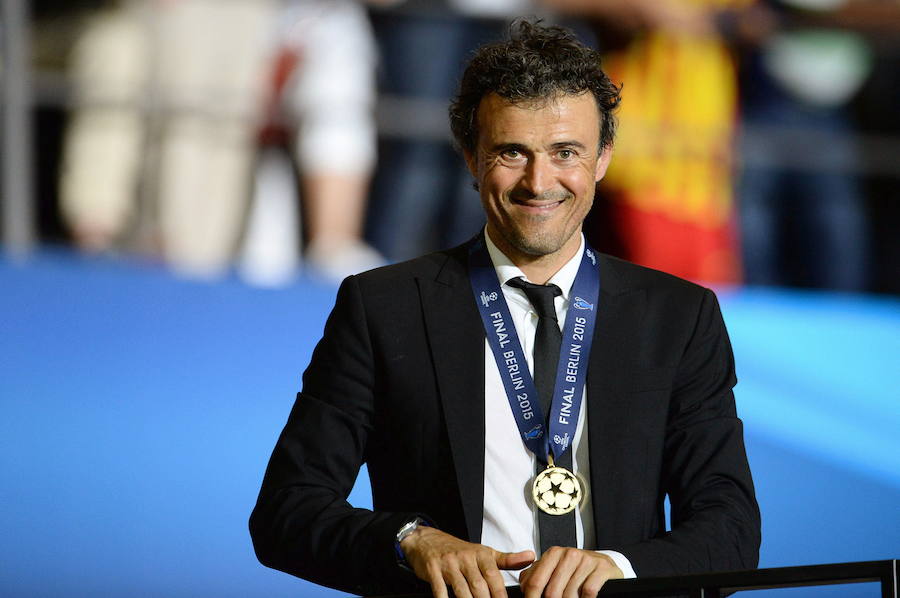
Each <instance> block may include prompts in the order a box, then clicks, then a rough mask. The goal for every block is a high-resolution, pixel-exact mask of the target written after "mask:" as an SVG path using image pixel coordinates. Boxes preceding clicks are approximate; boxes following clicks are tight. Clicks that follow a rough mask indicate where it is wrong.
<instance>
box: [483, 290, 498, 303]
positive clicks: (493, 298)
mask: <svg viewBox="0 0 900 598" xmlns="http://www.w3.org/2000/svg"><path fill="white" fill-rule="evenodd" d="M496 300H497V293H491V294H490V295H488V294H487V293H485V292H484V291H481V303H482V304H484V306H485V307H490V305H491V301H496Z"/></svg>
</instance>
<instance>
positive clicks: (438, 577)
mask: <svg viewBox="0 0 900 598" xmlns="http://www.w3.org/2000/svg"><path fill="white" fill-rule="evenodd" d="M427 581H428V584H429V585H430V586H431V595H432V596H434V598H448V596H447V584H446V583H444V576H443V574H442V573H441V568H440V566H439V565H438V563H437V562H434V561H433V562H431V563H428V580H427Z"/></svg>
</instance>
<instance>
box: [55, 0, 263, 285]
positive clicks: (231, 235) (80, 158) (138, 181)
mask: <svg viewBox="0 0 900 598" xmlns="http://www.w3.org/2000/svg"><path fill="white" fill-rule="evenodd" d="M277 8H278V4H277V2H275V1H274V0H252V1H251V0H244V1H241V0H237V1H230V2H219V1H216V0H172V1H162V0H144V1H132V2H125V3H122V4H121V5H120V7H119V8H118V9H115V10H113V11H109V12H105V13H103V14H101V15H99V16H98V17H97V19H96V20H95V21H94V23H93V24H92V25H91V26H90V27H89V28H88V29H87V30H86V31H85V34H84V36H83V38H82V40H81V42H80V44H79V46H78V48H77V49H76V52H75V55H74V57H73V62H72V72H73V79H74V81H75V86H76V97H77V98H78V110H77V112H76V113H75V115H74V117H73V120H72V125H71V128H70V132H69V135H68V138H67V140H66V148H65V158H64V166H63V179H62V185H61V194H62V204H63V208H64V212H65V214H66V216H67V219H68V220H69V222H70V223H71V226H72V228H73V231H74V234H75V237H76V239H77V241H78V242H79V243H80V244H81V245H82V246H84V247H87V248H89V249H103V248H108V247H111V246H112V244H113V243H114V242H115V241H116V240H117V239H118V238H120V237H121V235H122V234H123V233H124V232H126V228H127V227H128V226H129V225H133V224H135V223H137V224H145V223H146V222H144V223H141V222H140V220H139V219H138V220H136V219H135V217H136V216H138V213H137V212H136V210H138V209H139V206H140V209H141V210H142V212H143V213H142V214H140V216H148V217H149V218H150V219H151V220H152V221H153V222H154V224H158V238H154V239H153V241H151V242H150V243H151V245H158V248H159V250H160V251H161V253H162V255H163V257H164V258H165V259H166V260H167V261H168V262H169V263H170V264H171V265H172V266H174V267H175V268H176V269H178V270H181V271H184V272H187V273H190V274H193V275H197V276H212V275H216V274H218V273H220V272H221V271H222V270H223V269H224V268H225V266H226V265H227V264H228V262H229V260H230V258H231V255H232V253H233V251H234V248H235V245H236V241H237V238H238V235H239V233H240V230H241V223H242V219H243V214H244V210H245V207H246V194H247V188H248V184H249V177H250V171H251V167H252V163H253V162H252V160H253V155H254V145H255V143H254V140H255V131H256V127H257V126H258V120H259V109H260V106H261V93H262V91H263V86H262V82H263V77H264V74H265V72H266V66H267V64H268V59H269V56H270V54H271V49H272V48H271V44H272V39H273V33H274V30H273V26H274V17H275V14H276V11H277ZM138 199H140V202H139V201H138ZM151 228H156V227H151ZM154 237H156V235H154Z"/></svg>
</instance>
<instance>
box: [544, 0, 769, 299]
mask: <svg viewBox="0 0 900 598" xmlns="http://www.w3.org/2000/svg"><path fill="white" fill-rule="evenodd" d="M751 3H752V2H751V0H546V4H547V5H549V6H552V7H554V8H555V9H557V10H559V11H562V12H564V13H566V14H573V15H578V16H581V17H584V18H587V19H589V20H590V21H592V22H593V23H594V25H595V27H596V30H597V37H598V40H599V42H600V45H601V48H602V49H604V50H605V56H604V64H605V66H606V69H607V71H608V72H609V75H610V77H611V78H612V79H613V81H616V82H617V83H622V84H623V89H622V95H623V98H624V101H623V108H622V111H621V113H620V114H619V122H620V127H619V142H618V144H617V149H616V156H615V158H614V160H613V161H612V164H611V165H610V169H609V173H608V175H607V179H606V180H607V182H606V184H605V185H604V191H603V195H604V196H605V197H607V198H609V199H610V203H609V212H610V213H609V214H608V218H609V219H610V222H609V223H608V225H606V227H607V228H611V229H612V230H613V231H614V233H615V235H616V236H617V237H618V241H619V243H620V244H621V247H617V248H615V250H616V251H617V253H620V254H621V255H622V257H625V258H627V259H629V260H632V261H635V262H637V263H639V264H642V265H645V266H650V267H653V268H658V269H661V270H664V271H666V272H670V273H672V274H676V275H678V276H682V277H685V278H689V279H692V280H702V281H706V282H709V283H731V282H736V281H738V280H739V279H740V264H739V259H738V249H737V240H736V238H735V231H734V201H733V190H732V185H733V183H732V174H733V172H732V170H733V149H732V145H733V142H734V137H735V121H736V119H737V107H738V103H737V99H738V92H737V74H736V67H735V63H734V59H733V57H732V55H731V52H730V49H729V47H728V45H727V43H726V41H727V40H726V39H725V35H724V34H725V32H726V30H727V25H728V24H729V23H730V21H731V20H732V19H736V18H738V17H739V16H740V15H742V14H743V13H744V12H745V11H747V10H748V9H749V8H750V7H751Z"/></svg>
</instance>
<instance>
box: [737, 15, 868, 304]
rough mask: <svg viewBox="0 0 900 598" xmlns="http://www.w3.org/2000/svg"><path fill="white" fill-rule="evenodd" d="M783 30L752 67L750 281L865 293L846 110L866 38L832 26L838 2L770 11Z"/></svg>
mask: <svg viewBox="0 0 900 598" xmlns="http://www.w3.org/2000/svg"><path fill="white" fill-rule="evenodd" d="M770 4H771V5H772V8H773V10H775V11H777V14H778V16H779V18H780V20H781V21H783V22H784V23H785V25H786V26H785V27H784V28H782V30H780V31H778V32H776V33H775V34H773V35H771V36H769V37H768V38H767V39H765V40H764V42H763V44H762V45H761V47H760V48H759V50H758V52H756V53H755V54H754V55H753V56H752V60H751V61H749V68H748V70H747V73H746V75H745V85H744V86H743V94H742V96H743V110H742V126H743V128H744V134H743V135H742V143H741V154H742V156H743V161H744V166H743V169H742V174H741V177H740V184H739V187H738V192H739V206H740V216H741V217H740V222H741V239H742V245H743V259H744V271H745V277H746V282H747V283H749V284H758V285H778V286H789V285H790V286H792V285H808V286H814V287H822V288H829V289H840V290H845V291H862V290H865V289H866V287H867V284H868V281H869V267H868V265H869V259H868V258H869V224H868V218H867V214H866V204H865V201H864V197H863V195H862V192H861V189H860V186H859V183H858V180H857V176H856V174H855V173H856V172H858V171H859V170H860V159H861V157H860V155H859V150H858V148H857V147H856V144H855V141H854V130H853V125H852V123H851V120H850V118H849V114H848V111H847V106H848V103H849V102H850V100H852V98H853V97H854V95H855V94H856V92H857V91H858V90H859V89H860V88H861V87H862V85H863V83H864V82H865V80H866V78H867V76H868V74H869V72H870V69H871V62H872V56H871V50H870V48H869V46H868V43H867V42H866V40H865V38H864V37H863V36H862V35H860V34H858V33H855V32H851V31H846V30H844V31H841V30H840V29H838V28H837V27H835V25H839V24H840V23H839V19H836V20H835V22H834V23H832V24H831V26H828V25H827V24H825V23H822V24H812V25H804V24H803V23H791V19H792V18H793V17H797V16H801V17H802V16H803V15H806V14H809V15H820V16H825V15H828V14H829V13H830V14H832V15H834V14H835V13H837V12H838V11H839V10H840V9H841V8H843V7H845V6H848V5H850V4H853V2H852V1H844V0H781V1H778V2H776V1H774V0H773V1H772V2H771V3H770Z"/></svg>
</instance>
